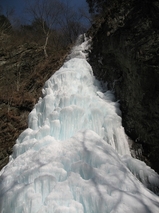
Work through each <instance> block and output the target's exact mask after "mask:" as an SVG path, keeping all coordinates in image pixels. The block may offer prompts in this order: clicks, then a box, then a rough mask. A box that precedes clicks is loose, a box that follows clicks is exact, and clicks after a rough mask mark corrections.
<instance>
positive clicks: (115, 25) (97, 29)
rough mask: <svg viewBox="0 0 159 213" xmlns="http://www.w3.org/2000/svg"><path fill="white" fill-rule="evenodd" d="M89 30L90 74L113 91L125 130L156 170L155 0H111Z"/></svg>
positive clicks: (158, 36)
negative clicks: (90, 38) (90, 40)
mask: <svg viewBox="0 0 159 213" xmlns="http://www.w3.org/2000/svg"><path fill="white" fill-rule="evenodd" d="M88 35H90V36H91V37H92V50H91V53H90V64H91V65H92V67H93V70H94V74H95V76H97V78H98V79H99V80H102V81H107V82H108V88H109V89H111V90H113V91H114V92H115V95H116V98H117V100H120V106H121V111H122V120H123V126H124V128H125V131H126V133H127V135H128V136H129V137H130V138H131V139H132V140H133V141H134V142H135V143H134V144H133V146H134V147H138V146H140V147H142V149H143V155H144V157H143V159H145V161H148V162H150V165H151V167H152V168H154V169H155V170H156V171H157V172H158V173H159V1H155V0H145V1H142V0H138V1H137V0H127V1H125V0H118V1H117V0H114V1H112V3H111V4H109V5H107V7H106V11H105V13H104V14H102V15H101V16H99V17H98V18H97V19H96V22H95V23H94V25H93V26H92V27H91V29H90V30H89V32H88ZM137 149H138V148H137Z"/></svg>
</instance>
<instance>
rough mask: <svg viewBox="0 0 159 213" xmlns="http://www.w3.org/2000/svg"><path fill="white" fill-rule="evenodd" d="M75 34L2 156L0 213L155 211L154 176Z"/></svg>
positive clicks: (158, 205)
mask: <svg viewBox="0 0 159 213" xmlns="http://www.w3.org/2000/svg"><path fill="white" fill-rule="evenodd" d="M82 39H83V36H81V37H80V38H79V41H78V42H77V44H76V45H75V47H74V48H73V50H72V52H71V54H70V55H69V56H68V60H67V61H66V62H65V63H64V65H63V66H62V67H61V68H60V69H59V70H58V71H57V72H56V73H55V74H54V75H53V76H52V77H51V78H50V79H49V80H48V81H47V82H46V83H45V86H44V88H43V91H42V93H43V97H42V98H40V99H39V101H38V103H37V104H36V105H35V107H34V109H33V110H32V112H31V113H30V115H29V124H28V128H27V129H26V130H25V131H24V132H23V133H22V134H21V135H20V136H19V138H18V139H17V141H16V145H15V146H14V151H13V154H12V156H11V157H10V162H9V163H8V165H7V166H5V167H4V168H3V169H2V170H1V172H0V212H1V213H126V212H127V213H134V212H135V213H158V212H159V197H158V196H157V195H156V194H154V193H153V192H152V191H150V190H153V191H154V192H156V193H157V192H158V191H159V176H158V174H157V173H155V172H154V170H152V169H151V168H150V167H148V166H146V164H145V163H143V162H141V161H139V160H137V159H133V158H132V157H131V155H130V151H129V146H128V142H127V138H126V135H125V133H124V129H123V127H122V125H121V117H120V110H119V106H118V102H115V101H114V96H113V94H112V93H111V92H110V91H108V90H106V87H105V88H104V87H102V86H101V84H100V83H99V82H98V81H97V80H96V79H95V77H94V76H93V73H92V68H91V66H90V65H89V63H88V62H87V60H86V57H87V54H86V52H87V51H88V50H89V40H87V39H86V38H84V41H83V42H80V41H81V40H82Z"/></svg>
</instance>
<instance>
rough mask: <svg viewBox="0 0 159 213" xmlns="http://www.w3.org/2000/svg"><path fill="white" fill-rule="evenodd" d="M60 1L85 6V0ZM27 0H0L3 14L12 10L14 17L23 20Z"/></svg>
mask: <svg viewBox="0 0 159 213" xmlns="http://www.w3.org/2000/svg"><path fill="white" fill-rule="evenodd" d="M33 1H34V0H33ZM61 1H62V2H69V4H71V5H72V6H73V7H75V8H78V7H84V8H87V3H86V0H61ZM26 2H27V0H0V6H1V7H2V12H3V14H6V11H10V10H12V9H13V10H14V18H15V17H16V18H20V19H21V21H22V22H25V21H26V19H27V16H26V14H25V10H24V9H25V6H26Z"/></svg>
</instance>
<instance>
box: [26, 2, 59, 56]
mask: <svg viewBox="0 0 159 213" xmlns="http://www.w3.org/2000/svg"><path fill="white" fill-rule="evenodd" d="M28 3H29V4H28V7H27V12H28V13H29V14H30V15H31V16H32V17H33V19H34V20H35V21H37V22H39V26H40V28H41V29H42V32H43V34H44V35H45V43H44V46H43V49H44V55H45V57H46V58H47V57H48V53H47V45H48V40H49V37H50V34H51V33H52V31H53V29H55V28H57V27H58V23H59V19H60V16H61V14H62V11H63V4H62V3H61V2H60V1H58V0H41V1H40V0H35V1H34V2H28Z"/></svg>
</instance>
